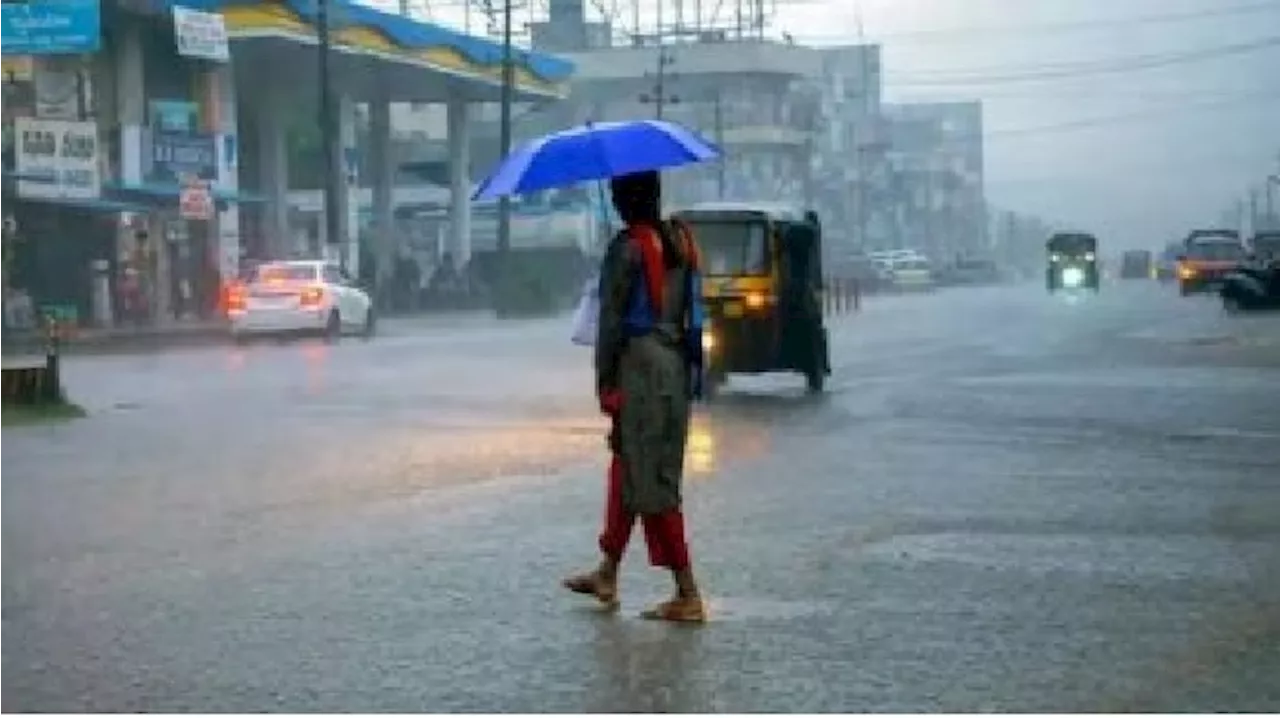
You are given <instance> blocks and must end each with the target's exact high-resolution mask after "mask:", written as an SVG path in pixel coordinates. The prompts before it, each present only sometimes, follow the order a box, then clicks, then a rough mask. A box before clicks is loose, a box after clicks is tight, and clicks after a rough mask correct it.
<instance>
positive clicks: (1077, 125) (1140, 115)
mask: <svg viewBox="0 0 1280 718" xmlns="http://www.w3.org/2000/svg"><path fill="white" fill-rule="evenodd" d="M1275 102H1280V93H1276V94H1273V95H1271V96H1270V97H1269V98H1267V99H1266V100H1265V101H1260V100H1259V98H1242V99H1235V100H1218V101H1214V102H1201V103H1190V104H1181V105H1179V106H1177V107H1176V108H1158V109H1151V110H1142V111H1137V112H1127V113H1124V114H1115V115H1107V116H1103V117H1089V118H1084V119H1079V120H1071V121H1068V122H1059V123H1055V124H1050V125H1036V126H1032V127H1014V128H1009V129H996V130H987V131H984V132H982V133H980V134H977V133H975V134H966V135H949V136H947V137H945V138H944V141H945V142H979V141H987V140H992V139H995V140H999V139H1005V138H1011V137H1034V136H1039V135H1046V134H1055V133H1059V132H1071V131H1075V130H1082V129H1090V128H1093V127H1105V126H1108V125H1115V124H1122V123H1125V122H1129V121H1131V120H1139V119H1145V120H1149V119H1150V118H1152V117H1156V118H1168V119H1170V120H1179V119H1182V118H1183V117H1184V116H1185V115H1186V114H1187V113H1189V112H1195V111H1203V110H1214V109H1220V108H1223V107H1238V106H1241V105H1244V106H1256V107H1262V106H1265V105H1267V104H1270V103H1275Z"/></svg>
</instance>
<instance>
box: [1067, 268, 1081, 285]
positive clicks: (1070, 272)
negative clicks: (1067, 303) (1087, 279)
mask: <svg viewBox="0 0 1280 718" xmlns="http://www.w3.org/2000/svg"><path fill="white" fill-rule="evenodd" d="M1081 284H1084V270H1082V269H1080V268H1079V267H1067V268H1066V269H1064V270H1062V286H1064V287H1069V288H1075V287H1078V286H1080V285H1081Z"/></svg>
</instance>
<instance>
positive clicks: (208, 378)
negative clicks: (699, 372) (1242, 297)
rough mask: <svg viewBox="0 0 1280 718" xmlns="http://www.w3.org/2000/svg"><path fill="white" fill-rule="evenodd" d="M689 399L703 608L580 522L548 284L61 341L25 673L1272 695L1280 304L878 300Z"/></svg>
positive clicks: (591, 429) (67, 706)
mask: <svg viewBox="0 0 1280 718" xmlns="http://www.w3.org/2000/svg"><path fill="white" fill-rule="evenodd" d="M832 334H833V336H832V344H833V349H834V352H835V356H834V364H835V376H834V377H833V380H832V387H831V391H830V392H829V393H828V394H827V395H826V396H823V397H816V398H815V397H808V396H806V395H805V394H804V392H803V390H802V386H801V385H802V382H801V381H800V380H799V379H798V378H791V377H760V378H748V379H743V380H735V381H734V382H733V383H732V384H731V386H730V388H729V390H728V391H727V392H726V394H725V395H724V396H722V397H721V398H720V399H719V400H718V402H717V403H716V404H715V405H713V406H712V407H710V408H709V409H706V410H700V411H699V413H698V415H697V416H696V417H695V423H694V428H693V431H692V435H691V438H690V450H689V457H688V460H689V473H688V477H687V500H686V501H687V513H688V514H689V520H690V525H691V534H692V541H693V550H694V554H695V561H696V562H697V564H698V567H699V569H700V572H701V575H702V580H703V582H704V584H705V586H704V588H705V590H706V592H707V594H708V596H709V598H710V601H711V608H712V614H713V615H712V620H711V622H710V623H708V624H707V625H705V626H703V627H700V628H690V627H682V626H667V625H660V624H652V623H647V622H644V621H641V620H639V619H638V618H636V614H637V613H638V611H639V610H640V609H642V608H643V607H644V606H646V605H647V604H648V603H649V602H651V601H654V600H657V599H659V598H661V597H663V596H664V595H665V594H666V592H667V591H668V586H667V579H666V578H665V577H664V576H662V575H660V574H658V573H657V572H655V571H653V570H651V569H649V568H648V567H647V566H645V565H644V558H645V557H644V551H643V547H642V546H641V544H640V541H639V539H640V536H639V534H638V533H637V536H636V539H637V540H636V549H637V550H635V551H634V552H633V555H632V556H631V557H630V560H629V563H628V566H627V568H626V571H625V573H624V576H623V592H624V595H623V603H624V605H623V609H622V611H621V612H620V613H619V614H617V615H602V614H600V613H598V612H595V611H593V610H591V609H590V608H589V607H587V606H585V605H584V604H583V603H582V602H580V601H578V600H575V599H574V598H573V597H570V596H567V595H563V594H562V593H561V590H560V589H559V587H558V585H557V584H558V581H559V579H560V578H561V577H562V576H563V575H564V574H566V573H567V572H570V571H572V570H575V569H578V568H583V567H586V566H589V565H590V564H591V562H592V561H593V560H594V558H595V556H594V536H595V533H596V531H597V530H598V525H597V523H598V520H599V517H600V514H601V505H600V504H601V495H602V467H603V460H604V456H603V432H604V425H603V422H602V421H601V420H600V418H599V417H598V416H597V415H596V414H595V412H594V411H593V402H592V398H591V396H590V393H589V392H590V379H589V374H588V371H589V362H590V357H589V352H587V351H585V350H583V349H580V348H576V347H573V346H570V345H569V344H568V343H567V340H566V335H567V325H566V322H565V321H563V320H556V321H539V322H520V323H501V322H497V321H477V322H475V323H472V324H467V325H458V326H449V327H422V328H420V330H416V331H415V330H413V329H412V328H411V327H410V328H401V330H398V331H389V332H388V333H387V335H386V336H383V337H381V338H379V339H377V340H375V341H373V342H370V343H364V342H362V341H360V340H349V341H344V342H342V343H340V344H338V345H336V346H326V345H323V344H320V343H312V342H305V341H304V342H295V343H285V344H277V343H272V342H269V343H264V344H259V345H254V346H251V347H248V348H247V349H240V348H235V347H230V346H228V347H206V348H202V349H198V350H197V349H193V350H187V351H174V352H166V353H156V354H146V355H135V356H98V357H89V356H86V357H76V358H71V359H68V362H67V367H66V372H67V376H68V380H69V382H70V387H71V391H72V393H73V395H74V398H75V399H76V400H77V401H79V402H80V403H82V404H83V405H84V406H85V407H86V409H88V411H89V413H90V415H89V417H88V418H86V419H82V420H79V421H76V422H72V423H68V424H64V425H59V426H43V427H24V428H21V429H9V430H7V431H5V432H4V433H5V434H6V436H5V437H4V446H3V470H4V479H5V480H4V482H3V520H4V525H3V539H4V541H3V569H4V576H3V577H4V583H3V708H4V710H6V711H105V710H110V711H262V710H266V711H301V712H310V711H370V712H381V711H499V712H503V711H535V712H536V711H567V712H575V711H685V712H698V711H835V710H839V711H956V712H965V711H1028V712H1036V711H1128V710H1142V711H1219V710H1226V711H1277V710H1280V679H1278V678H1277V676H1280V319H1277V318H1275V317H1228V316H1225V315H1224V314H1222V313H1221V312H1220V311H1219V310H1218V309H1217V308H1216V307H1215V306H1214V304H1213V303H1212V302H1211V301H1209V300H1205V299H1202V298H1192V299H1181V298H1178V297H1177V296H1176V294H1175V293H1174V292H1171V291H1168V290H1167V289H1165V288H1162V287H1159V286H1157V285H1154V284H1147V283H1142V282H1139V283H1131V284H1121V285H1113V286H1109V287H1107V288H1106V290H1105V291H1104V292H1103V293H1101V294H1100V295H1098V296H1096V297H1093V296H1088V297H1081V298H1075V299H1068V298H1064V297H1048V296H1046V295H1045V294H1044V293H1043V291H1042V290H1038V289H1037V288H1036V287H1035V286H1034V285H1027V286H1020V287H997V288H984V289H967V290H954V291H948V292H942V293H938V294H935V295H927V296H911V297H894V298H876V299H872V300H869V301H868V302H867V303H866V304H865V306H864V311H863V313H861V314H860V315H858V316H856V317H846V318H842V319H839V320H837V321H836V322H835V323H834V324H833V328H832Z"/></svg>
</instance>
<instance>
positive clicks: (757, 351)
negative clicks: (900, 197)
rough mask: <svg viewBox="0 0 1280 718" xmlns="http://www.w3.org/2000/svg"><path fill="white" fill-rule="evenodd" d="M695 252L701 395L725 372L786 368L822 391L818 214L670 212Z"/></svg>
mask: <svg viewBox="0 0 1280 718" xmlns="http://www.w3.org/2000/svg"><path fill="white" fill-rule="evenodd" d="M675 217H676V218H677V219H679V220H681V221H683V222H685V223H686V224H688V225H689V227H690V228H691V229H692V230H693V235H694V237H695V239H696V240H697V242H698V247H699V249H700V250H701V254H702V270H703V277H704V278H703V296H704V299H705V302H706V310H707V311H706V327H705V329H704V332H703V348H704V349H705V350H706V359H705V362H706V377H705V379H704V382H703V389H704V394H705V395H706V396H712V395H714V393H715V391H716V389H718V388H719V386H720V385H721V384H723V383H724V382H725V380H726V378H727V376H728V375H729V374H763V373H767V372H775V371H793V372H798V373H800V374H802V375H804V377H805V380H806V383H807V386H808V388H809V391H811V392H815V393H816V392H821V391H822V390H823V387H824V385H825V382H826V377H827V376H828V375H829V374H830V373H831V363H830V357H829V355H828V349H827V331H826V327H825V326H824V324H823V316H822V298H821V292H822V231H821V228H820V226H819V224H818V221H817V216H816V215H815V214H814V213H812V212H808V213H805V212H802V211H801V210H799V209H798V208H794V207H790V206H783V205H773V204H766V203H745V204H739V203H732V204H731V203H713V204H702V205H697V206H695V207H692V208H689V209H686V210H683V211H680V212H676V213H675Z"/></svg>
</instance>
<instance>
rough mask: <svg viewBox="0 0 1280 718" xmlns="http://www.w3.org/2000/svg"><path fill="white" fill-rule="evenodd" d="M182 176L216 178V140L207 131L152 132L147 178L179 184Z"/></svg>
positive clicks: (158, 181)
mask: <svg viewBox="0 0 1280 718" xmlns="http://www.w3.org/2000/svg"><path fill="white" fill-rule="evenodd" d="M184 176H187V177H198V178H200V179H206V180H212V179H216V178H217V176H218V142H217V139H216V138H215V137H214V136H213V135H206V134H195V133H185V132H159V131H155V132H152V134H151V172H150V173H149V175H148V177H149V179H150V181H152V182H157V183H180V182H181V181H182V179H183V177H184Z"/></svg>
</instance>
